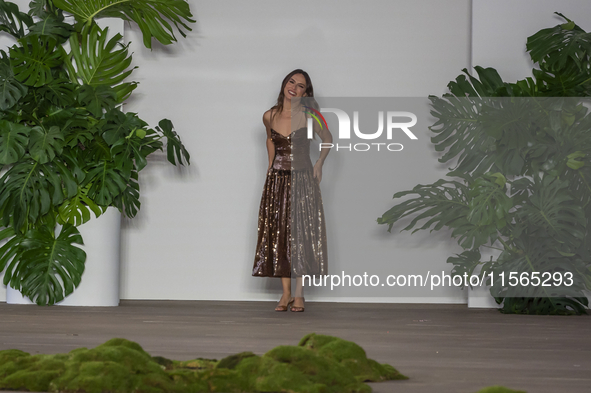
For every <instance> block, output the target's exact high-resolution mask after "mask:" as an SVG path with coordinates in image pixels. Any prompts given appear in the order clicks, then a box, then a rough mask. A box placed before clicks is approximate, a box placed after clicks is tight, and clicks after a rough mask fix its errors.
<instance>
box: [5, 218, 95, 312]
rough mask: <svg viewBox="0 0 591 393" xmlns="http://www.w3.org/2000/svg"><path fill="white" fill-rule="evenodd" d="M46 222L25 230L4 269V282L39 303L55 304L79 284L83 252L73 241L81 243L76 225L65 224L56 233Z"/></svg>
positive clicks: (84, 259)
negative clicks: (13, 256)
mask: <svg viewBox="0 0 591 393" xmlns="http://www.w3.org/2000/svg"><path fill="white" fill-rule="evenodd" d="M54 231H55V228H54V227H53V226H49V225H43V226H40V227H39V228H38V229H35V230H30V231H28V232H27V233H26V234H25V235H24V236H23V237H21V238H19V240H20V242H18V244H17V245H16V244H15V245H14V246H13V248H14V247H18V249H17V250H16V251H12V255H15V256H18V258H16V257H15V258H13V259H12V260H11V261H10V262H9V263H8V266H7V268H6V271H5V274H4V283H5V284H6V285H10V286H11V287H13V288H15V289H17V290H19V291H21V293H22V294H23V295H24V296H26V297H28V298H29V299H31V300H32V301H33V302H35V303H37V304H38V305H40V306H44V305H49V304H54V303H57V302H59V301H61V300H63V299H64V298H65V297H66V296H68V295H69V294H70V293H72V292H73V291H74V288H75V287H77V286H78V285H79V284H80V280H81V278H82V273H84V263H85V261H86V253H85V252H84V251H83V250H81V249H80V248H78V247H76V246H75V244H83V243H82V236H80V233H79V232H78V230H77V229H76V227H74V226H72V225H70V224H65V225H64V226H63V227H62V228H61V230H60V232H59V235H58V236H57V237H56V236H55V232H54Z"/></svg>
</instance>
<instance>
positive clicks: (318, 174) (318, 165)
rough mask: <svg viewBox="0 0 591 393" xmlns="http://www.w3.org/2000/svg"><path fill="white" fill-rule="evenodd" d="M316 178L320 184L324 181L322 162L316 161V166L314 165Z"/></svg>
mask: <svg viewBox="0 0 591 393" xmlns="http://www.w3.org/2000/svg"><path fill="white" fill-rule="evenodd" d="M314 178H315V179H316V181H317V182H318V184H320V182H321V181H322V162H320V161H316V164H314Z"/></svg>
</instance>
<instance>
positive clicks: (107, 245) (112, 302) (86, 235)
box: [6, 207, 121, 307]
mask: <svg viewBox="0 0 591 393" xmlns="http://www.w3.org/2000/svg"><path fill="white" fill-rule="evenodd" d="M78 230H79V231H80V234H81V235H82V238H83V239H84V246H82V247H81V248H82V249H83V250H84V251H85V252H86V264H85V268H84V274H82V281H81V282H80V285H79V286H78V288H76V289H75V290H74V292H73V293H72V294H71V295H70V296H68V297H66V298H65V299H64V300H62V301H61V302H59V303H56V304H57V305H62V306H94V307H112V306H118V305H119V255H120V242H121V213H119V210H117V209H116V208H114V207H109V208H108V209H107V211H106V212H105V213H104V214H103V215H101V216H100V217H99V218H98V219H97V218H93V219H91V220H90V221H88V222H87V223H86V224H83V225H81V226H80V227H78ZM6 303H9V304H31V303H32V302H31V301H30V300H29V299H28V298H24V297H23V296H22V295H21V294H20V292H18V291H16V290H15V289H12V288H10V287H8V288H6Z"/></svg>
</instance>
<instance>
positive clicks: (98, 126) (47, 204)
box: [0, 0, 194, 305]
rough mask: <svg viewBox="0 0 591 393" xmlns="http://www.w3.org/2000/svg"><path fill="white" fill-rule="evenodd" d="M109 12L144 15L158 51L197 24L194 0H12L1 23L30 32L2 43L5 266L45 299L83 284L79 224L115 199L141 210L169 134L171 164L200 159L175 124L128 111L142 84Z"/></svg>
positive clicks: (0, 11) (147, 35)
mask: <svg viewBox="0 0 591 393" xmlns="http://www.w3.org/2000/svg"><path fill="white" fill-rule="evenodd" d="M103 17H116V18H121V19H123V20H125V21H133V22H135V23H137V24H138V26H139V27H140V29H141V32H142V34H143V43H144V45H145V46H146V47H148V48H151V42H152V39H156V40H158V41H159V42H160V43H162V44H164V45H167V44H171V43H172V42H174V41H176V38H175V32H178V33H180V34H181V35H183V36H185V33H184V31H185V30H190V28H189V26H188V24H190V23H192V22H194V20H192V19H191V18H192V15H191V12H190V9H189V6H188V4H187V2H186V1H185V0H127V1H123V0H33V1H32V2H31V3H30V10H29V12H28V13H23V12H21V11H20V10H19V8H18V6H17V5H15V4H13V3H9V2H5V1H3V0H0V31H2V32H4V33H7V34H10V35H12V36H13V37H14V38H16V39H17V40H18V41H17V43H16V44H15V45H13V46H12V47H10V48H9V50H8V51H0V170H1V171H2V172H1V173H2V176H1V177H0V228H2V229H1V230H0V244H2V243H1V242H4V244H3V245H2V247H0V272H2V271H4V283H5V285H9V286H11V287H12V288H14V289H17V290H19V291H20V292H21V293H22V294H23V295H24V296H26V297H28V298H30V299H31V300H32V301H34V302H36V303H37V304H39V305H51V304H55V303H56V302H59V301H61V300H62V299H64V298H65V297H66V296H68V295H69V294H70V293H72V292H73V290H74V288H75V287H77V286H78V285H79V284H80V280H81V276H82V273H83V272H84V263H85V260H86V254H85V252H84V251H83V250H81V249H80V248H79V247H78V245H80V244H82V237H81V235H80V233H79V231H78V229H77V227H78V226H79V225H82V224H84V223H85V222H87V221H88V220H90V219H91V216H92V214H94V215H95V216H96V217H98V216H100V215H101V214H103V213H104V212H105V210H106V209H107V207H109V206H113V207H115V208H117V209H119V210H120V211H121V212H122V213H123V214H125V215H126V216H127V217H134V216H135V215H136V214H137V212H138V209H139V208H140V200H139V196H140V189H139V183H138V174H139V172H140V171H141V170H142V169H143V168H145V166H146V164H147V161H146V158H147V157H148V156H149V155H150V154H152V153H154V152H155V151H158V150H162V149H163V146H164V145H163V141H162V140H163V139H166V151H167V158H168V161H169V162H170V163H171V164H173V165H177V164H180V165H183V164H187V165H188V164H189V153H188V152H187V150H186V149H185V147H184V146H183V144H182V143H181V141H180V138H179V137H178V135H177V134H176V132H175V131H174V130H173V125H172V123H171V122H170V120H167V119H164V120H162V121H160V122H159V124H158V126H157V127H155V128H150V126H149V125H148V124H147V123H146V122H145V121H143V120H142V119H141V118H140V117H139V116H138V115H137V114H135V113H125V112H123V111H122V110H121V104H122V103H123V102H124V101H125V99H127V98H128V97H129V96H130V94H131V93H132V91H133V90H134V89H135V88H136V87H137V83H136V82H132V81H127V78H128V76H129V75H130V74H131V73H132V71H133V68H132V67H131V62H132V58H131V55H130V54H129V53H128V46H129V44H127V45H125V44H121V43H120V40H121V39H122V36H121V35H120V34H116V35H114V36H113V37H112V38H108V36H107V29H101V28H100V27H99V26H98V25H97V23H96V20H97V19H99V18H103Z"/></svg>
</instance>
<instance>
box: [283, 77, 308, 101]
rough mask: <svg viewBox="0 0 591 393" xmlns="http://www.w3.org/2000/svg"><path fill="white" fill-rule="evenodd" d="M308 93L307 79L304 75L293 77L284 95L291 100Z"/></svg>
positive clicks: (286, 86) (286, 85)
mask: <svg viewBox="0 0 591 393" xmlns="http://www.w3.org/2000/svg"><path fill="white" fill-rule="evenodd" d="M305 92H306V78H304V76H303V75H302V74H295V75H292V77H291V78H289V80H288V81H287V83H286V84H285V89H284V90H283V94H284V95H285V98H287V99H288V100H291V98H292V97H303V96H304V94H305Z"/></svg>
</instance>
